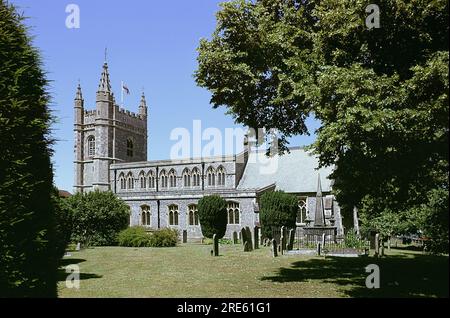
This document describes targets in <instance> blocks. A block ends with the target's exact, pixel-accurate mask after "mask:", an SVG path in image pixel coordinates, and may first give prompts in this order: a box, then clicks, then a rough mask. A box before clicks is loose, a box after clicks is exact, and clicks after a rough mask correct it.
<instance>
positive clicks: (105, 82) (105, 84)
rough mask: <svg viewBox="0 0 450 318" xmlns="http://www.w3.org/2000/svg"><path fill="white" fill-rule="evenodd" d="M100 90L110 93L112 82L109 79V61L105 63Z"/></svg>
mask: <svg viewBox="0 0 450 318" xmlns="http://www.w3.org/2000/svg"><path fill="white" fill-rule="evenodd" d="M98 91H99V92H105V93H110V92H111V83H110V81H109V72H108V63H106V62H105V63H103V71H102V76H101V78H100V84H99V85H98Z"/></svg>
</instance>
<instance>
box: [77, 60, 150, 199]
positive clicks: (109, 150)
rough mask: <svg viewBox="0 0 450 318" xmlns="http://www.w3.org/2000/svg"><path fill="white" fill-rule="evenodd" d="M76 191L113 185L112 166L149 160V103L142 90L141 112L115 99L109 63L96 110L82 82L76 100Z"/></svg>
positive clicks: (104, 73) (102, 81)
mask: <svg viewBox="0 0 450 318" xmlns="http://www.w3.org/2000/svg"><path fill="white" fill-rule="evenodd" d="M74 113H75V114H74V115H75V116H74V117H75V120H74V131H75V147H74V152H75V161H74V162H75V180H74V182H75V184H74V188H75V189H74V190H75V192H85V191H91V190H94V189H99V190H109V189H110V182H111V180H110V172H109V166H110V165H111V164H114V163H125V162H137V161H146V160H147V105H146V101H145V96H144V94H142V97H141V101H140V105H139V111H138V113H134V112H131V111H129V110H126V109H123V108H120V107H119V106H118V105H117V104H116V103H115V99H114V93H113V92H112V90H111V84H110V80H109V72H108V65H107V63H105V64H104V65H103V71H102V75H101V78H100V84H99V87H98V90H97V94H96V105H95V109H93V110H85V108H84V99H83V95H82V91H81V86H80V85H78V88H77V93H76V96H75V104H74Z"/></svg>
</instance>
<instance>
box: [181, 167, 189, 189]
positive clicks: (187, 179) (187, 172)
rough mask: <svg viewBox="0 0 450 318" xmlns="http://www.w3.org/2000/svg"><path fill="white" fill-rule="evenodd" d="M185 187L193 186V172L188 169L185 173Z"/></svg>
mask: <svg viewBox="0 0 450 318" xmlns="http://www.w3.org/2000/svg"><path fill="white" fill-rule="evenodd" d="M183 185H184V186H185V187H190V186H191V172H190V171H189V169H187V168H186V169H184V171H183Z"/></svg>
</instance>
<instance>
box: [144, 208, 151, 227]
mask: <svg viewBox="0 0 450 318" xmlns="http://www.w3.org/2000/svg"><path fill="white" fill-rule="evenodd" d="M141 221H142V225H144V226H150V225H151V223H152V221H151V213H150V207H149V206H148V205H143V206H141Z"/></svg>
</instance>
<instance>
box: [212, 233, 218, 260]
mask: <svg viewBox="0 0 450 318" xmlns="http://www.w3.org/2000/svg"><path fill="white" fill-rule="evenodd" d="M213 244H214V256H219V238H218V237H217V235H216V234H214V235H213Z"/></svg>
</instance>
